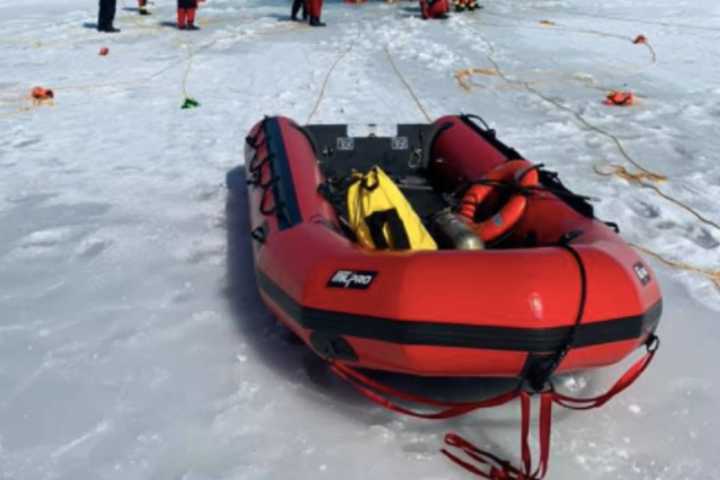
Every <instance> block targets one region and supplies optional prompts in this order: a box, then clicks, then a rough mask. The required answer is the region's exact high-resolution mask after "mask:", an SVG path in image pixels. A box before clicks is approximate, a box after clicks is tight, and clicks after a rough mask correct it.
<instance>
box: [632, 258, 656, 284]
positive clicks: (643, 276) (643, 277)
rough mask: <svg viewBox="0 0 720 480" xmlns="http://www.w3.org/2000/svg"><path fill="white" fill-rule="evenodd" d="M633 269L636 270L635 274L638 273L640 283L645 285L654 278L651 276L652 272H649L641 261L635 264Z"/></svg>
mask: <svg viewBox="0 0 720 480" xmlns="http://www.w3.org/2000/svg"><path fill="white" fill-rule="evenodd" d="M633 270H635V275H637V277H638V279H639V280H640V283H642V284H643V285H647V284H648V283H650V280H652V279H651V278H650V272H648V269H647V268H646V267H645V265H643V264H642V263H641V262H638V263H636V264H635V265H633Z"/></svg>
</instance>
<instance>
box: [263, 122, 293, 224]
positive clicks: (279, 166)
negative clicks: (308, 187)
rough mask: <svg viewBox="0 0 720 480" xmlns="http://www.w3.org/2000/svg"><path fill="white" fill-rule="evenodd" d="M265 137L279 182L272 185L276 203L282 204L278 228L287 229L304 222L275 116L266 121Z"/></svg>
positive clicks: (273, 170) (271, 162)
mask: <svg viewBox="0 0 720 480" xmlns="http://www.w3.org/2000/svg"><path fill="white" fill-rule="evenodd" d="M264 128H265V138H266V139H267V147H268V153H269V155H268V158H269V161H270V165H271V172H272V175H274V176H275V177H277V182H275V184H274V185H273V186H272V191H273V196H274V200H275V205H279V206H281V208H279V209H278V210H277V220H278V228H279V229H280V230H285V229H287V228H291V227H294V226H295V225H297V224H299V223H301V222H302V215H301V214H300V206H299V205H298V200H297V194H296V193H295V183H294V182H293V177H292V171H291V170H290V163H289V161H288V155H287V150H286V149H285V143H284V141H283V136H282V131H281V129H280V121H279V120H278V119H277V118H275V117H273V118H268V119H267V120H265V122H264Z"/></svg>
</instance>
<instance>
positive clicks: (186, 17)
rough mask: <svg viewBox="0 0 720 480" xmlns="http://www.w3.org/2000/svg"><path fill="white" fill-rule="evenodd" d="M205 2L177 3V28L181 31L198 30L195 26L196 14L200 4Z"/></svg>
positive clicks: (200, 0)
mask: <svg viewBox="0 0 720 480" xmlns="http://www.w3.org/2000/svg"><path fill="white" fill-rule="evenodd" d="M203 1H205V0H178V2H177V26H178V28H179V29H180V30H198V29H199V28H198V27H197V26H196V25H195V13H196V12H197V9H198V3H199V2H203Z"/></svg>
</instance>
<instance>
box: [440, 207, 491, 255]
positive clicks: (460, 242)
mask: <svg viewBox="0 0 720 480" xmlns="http://www.w3.org/2000/svg"><path fill="white" fill-rule="evenodd" d="M432 224H433V234H434V235H433V237H435V241H436V242H437V243H438V244H439V245H440V246H441V247H442V248H451V249H455V250H483V249H484V248H485V244H484V243H483V241H482V239H481V238H480V237H479V236H478V235H477V234H476V233H475V231H474V230H473V229H472V228H471V227H470V225H469V224H468V221H467V220H465V219H464V218H462V217H461V216H459V215H457V214H455V213H453V212H451V211H450V210H443V211H441V212H440V213H438V214H436V215H435V216H434V217H433V220H432Z"/></svg>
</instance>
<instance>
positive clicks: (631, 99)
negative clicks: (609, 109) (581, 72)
mask: <svg viewBox="0 0 720 480" xmlns="http://www.w3.org/2000/svg"><path fill="white" fill-rule="evenodd" d="M603 103H604V104H605V105H609V106H615V107H631V106H633V105H635V95H634V94H633V93H632V92H623V91H620V90H613V91H612V92H610V93H608V94H607V97H605V100H603Z"/></svg>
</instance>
